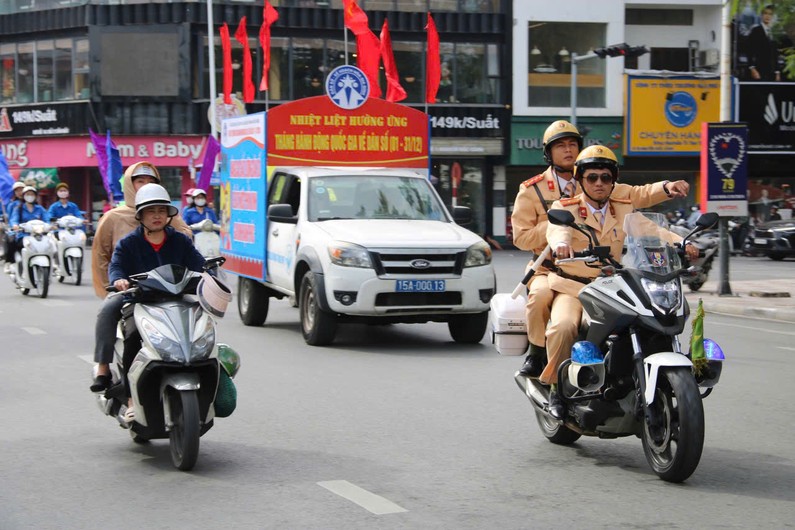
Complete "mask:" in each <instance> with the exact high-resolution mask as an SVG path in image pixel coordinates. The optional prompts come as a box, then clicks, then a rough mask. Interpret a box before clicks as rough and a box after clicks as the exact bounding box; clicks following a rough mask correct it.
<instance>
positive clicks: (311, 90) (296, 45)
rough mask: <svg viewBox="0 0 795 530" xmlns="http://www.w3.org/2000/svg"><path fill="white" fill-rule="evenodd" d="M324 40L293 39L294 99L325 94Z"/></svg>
mask: <svg viewBox="0 0 795 530" xmlns="http://www.w3.org/2000/svg"><path fill="white" fill-rule="evenodd" d="M323 44H324V43H323V39H293V49H292V52H293V53H292V58H293V71H292V79H293V99H300V98H305V97H310V96H320V95H322V94H323V79H324V78H325V76H324V75H323V71H322V66H323V64H324V62H323V51H324V48H325V47H324V45H323Z"/></svg>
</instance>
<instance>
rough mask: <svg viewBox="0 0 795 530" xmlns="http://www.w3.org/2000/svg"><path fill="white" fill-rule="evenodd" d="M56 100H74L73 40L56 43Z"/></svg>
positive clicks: (57, 41)
mask: <svg viewBox="0 0 795 530" xmlns="http://www.w3.org/2000/svg"><path fill="white" fill-rule="evenodd" d="M54 54H55V56H54V57H55V99H56V100H62V99H72V98H74V96H75V94H74V92H73V90H72V39H58V40H56V41H55V52H54Z"/></svg>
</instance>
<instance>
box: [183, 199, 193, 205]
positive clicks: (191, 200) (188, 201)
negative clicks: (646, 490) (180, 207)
mask: <svg viewBox="0 0 795 530" xmlns="http://www.w3.org/2000/svg"><path fill="white" fill-rule="evenodd" d="M185 203H186V204H193V199H192V198H190V197H188V198H187V199H185Z"/></svg>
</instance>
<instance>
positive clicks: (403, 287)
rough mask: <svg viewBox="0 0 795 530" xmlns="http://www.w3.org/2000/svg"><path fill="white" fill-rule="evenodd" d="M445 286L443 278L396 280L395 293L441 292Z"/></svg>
mask: <svg viewBox="0 0 795 530" xmlns="http://www.w3.org/2000/svg"><path fill="white" fill-rule="evenodd" d="M445 288H446V286H445V283H444V280H396V281H395V292H397V293H441V292H443V291H444V290H445Z"/></svg>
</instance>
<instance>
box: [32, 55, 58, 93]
mask: <svg viewBox="0 0 795 530" xmlns="http://www.w3.org/2000/svg"><path fill="white" fill-rule="evenodd" d="M54 50H55V45H54V44H53V41H51V40H40V41H38V42H37V43H36V101H52V97H53V88H54V86H55V70H54V66H53V64H54V63H53V51H54Z"/></svg>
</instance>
